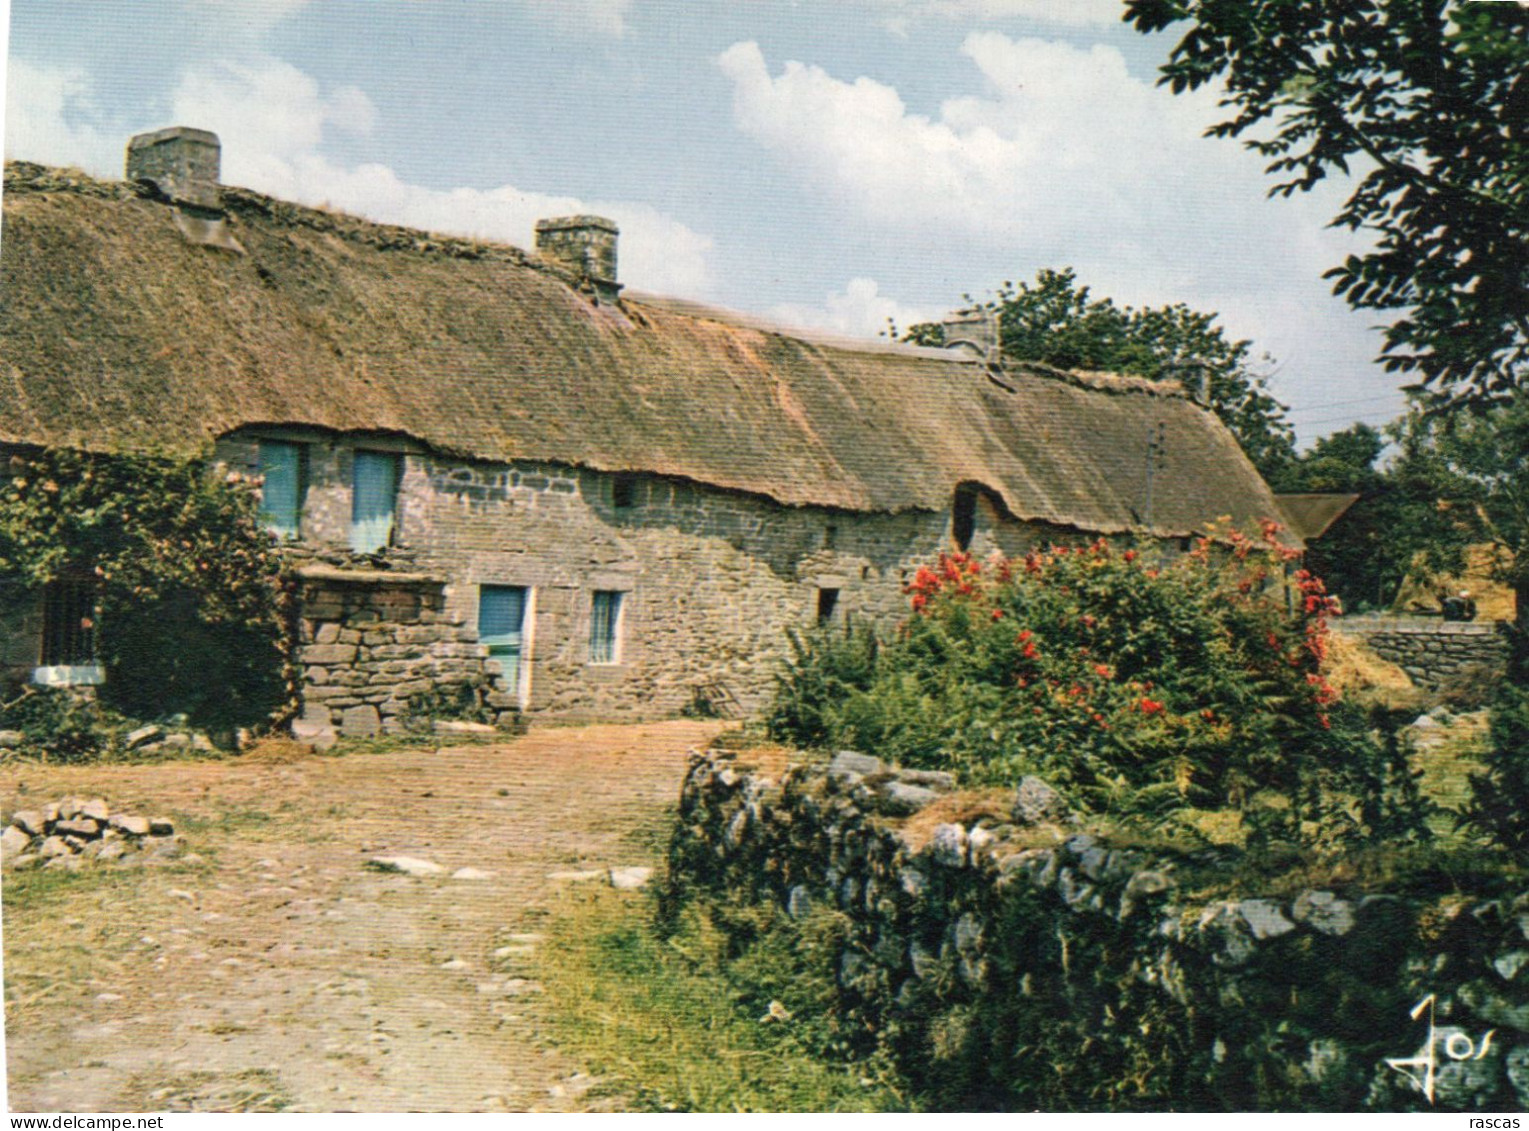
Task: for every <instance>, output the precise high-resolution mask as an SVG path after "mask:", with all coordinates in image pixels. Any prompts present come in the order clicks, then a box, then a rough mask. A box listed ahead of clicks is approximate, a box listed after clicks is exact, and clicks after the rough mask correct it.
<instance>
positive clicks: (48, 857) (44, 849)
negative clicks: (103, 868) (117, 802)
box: [0, 797, 192, 869]
mask: <svg viewBox="0 0 1529 1131" xmlns="http://www.w3.org/2000/svg"><path fill="white" fill-rule="evenodd" d="M177 858H179V859H192V858H191V857H188V856H186V855H185V838H184V837H181V836H177V835H176V832H175V826H174V825H173V824H171V822H170V821H168V820H167V819H165V818H164V817H142V816H138V815H136V814H132V813H124V812H116V813H114V812H112V810H111V808H110V806H108V805H107V803H106V802H105V801H104V800H102V799H101V798H99V797H92V798H88V799H87V798H80V797H65V798H62V799H61V800H59V801H56V802H53V803H51V804H48V805H42V806H39V807H38V808H35V809H18V810H16V811H15V812H14V813H12V814H11V818H10V821H9V822H8V823H7V824H6V826H5V830H4V831H3V832H0V862H3V865H4V867H6V868H11V869H22V868H34V867H40V868H69V869H74V868H79V867H82V866H83V865H84V864H85V862H86V861H90V860H95V861H99V862H101V863H115V864H121V865H135V864H151V863H162V862H165V861H169V860H174V859H177Z"/></svg>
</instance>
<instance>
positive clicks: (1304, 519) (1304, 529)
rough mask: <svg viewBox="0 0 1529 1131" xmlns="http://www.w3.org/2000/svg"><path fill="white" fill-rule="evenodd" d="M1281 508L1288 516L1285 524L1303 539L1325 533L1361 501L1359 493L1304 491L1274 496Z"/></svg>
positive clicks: (1307, 540)
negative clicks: (1342, 493)
mask: <svg viewBox="0 0 1529 1131" xmlns="http://www.w3.org/2000/svg"><path fill="white" fill-rule="evenodd" d="M1274 498H1275V500H1276V501H1277V502H1278V503H1279V507H1280V510H1281V511H1282V512H1283V513H1284V515H1285V525H1286V526H1287V527H1289V529H1290V531H1291V533H1293V534H1294V535H1295V536H1296V537H1298V538H1300V539H1301V541H1303V542H1310V541H1311V540H1312V539H1313V538H1320V537H1322V535H1324V534H1326V533H1327V532H1328V530H1329V529H1330V528H1331V527H1332V524H1333V523H1335V522H1337V521H1338V520H1339V519H1340V518H1342V517H1343V515H1344V514H1345V513H1346V512H1347V511H1348V509H1349V507H1351V506H1353V505H1354V504H1355V503H1357V502H1358V501H1359V498H1360V496H1358V495H1341V494H1335V493H1332V492H1308V493H1304V494H1289V495H1275V496H1274Z"/></svg>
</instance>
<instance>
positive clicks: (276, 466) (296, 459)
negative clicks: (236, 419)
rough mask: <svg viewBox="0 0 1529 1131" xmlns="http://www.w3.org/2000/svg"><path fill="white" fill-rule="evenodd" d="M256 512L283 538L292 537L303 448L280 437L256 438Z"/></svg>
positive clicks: (300, 488)
mask: <svg viewBox="0 0 1529 1131" xmlns="http://www.w3.org/2000/svg"><path fill="white" fill-rule="evenodd" d="M260 474H261V476H262V477H263V479H264V484H263V485H262V486H261V488H260V514H261V517H262V518H264V519H265V524H266V526H267V527H268V528H269V529H270V530H272V531H274V532H275V533H276V534H278V535H280V536H281V537H283V538H296V537H297V536H298V524H299V520H300V519H301V517H302V506H303V449H302V447H301V446H300V445H298V444H289V443H284V442H282V441H280V440H261V441H260Z"/></svg>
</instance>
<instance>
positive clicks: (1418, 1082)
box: [1386, 994, 1497, 1104]
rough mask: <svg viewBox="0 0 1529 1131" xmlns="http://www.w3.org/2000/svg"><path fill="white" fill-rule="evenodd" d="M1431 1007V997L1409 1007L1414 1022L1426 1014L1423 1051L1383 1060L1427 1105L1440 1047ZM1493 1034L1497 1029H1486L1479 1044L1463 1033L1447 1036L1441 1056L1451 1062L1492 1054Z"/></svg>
mask: <svg viewBox="0 0 1529 1131" xmlns="http://www.w3.org/2000/svg"><path fill="white" fill-rule="evenodd" d="M1433 1006H1434V995H1433V994H1429V995H1428V996H1427V997H1425V998H1424V999H1423V1000H1422V1001H1420V1002H1418V1003H1417V1004H1416V1005H1415V1006H1413V1007H1412V1013H1411V1017H1412V1019H1413V1020H1414V1021H1416V1020H1417V1019H1418V1018H1419V1017H1421V1016H1422V1015H1423V1010H1425V1009H1426V1010H1428V1039H1427V1040H1426V1041H1425V1042H1424V1044H1423V1047H1422V1048H1420V1049H1418V1051H1417V1053H1416V1054H1415V1055H1413V1056H1410V1057H1405V1058H1401V1057H1398V1058H1393V1057H1387V1058H1386V1063H1387V1064H1388V1065H1390V1066H1391V1067H1392V1068H1394V1069H1396V1070H1397V1071H1398V1072H1400V1073H1401V1074H1402V1075H1403V1076H1405V1077H1407V1079H1409V1080H1411V1081H1412V1085H1413V1087H1415V1088H1416V1089H1417V1090H1418V1091H1420V1092H1422V1093H1423V1095H1425V1096H1427V1097H1428V1102H1429V1103H1430V1104H1431V1103H1433V1086H1434V1080H1435V1078H1436V1077H1437V1074H1438V1070H1439V1045H1440V1042H1439V1030H1438V1028H1437V1027H1436V1026H1435V1025H1434V1022H1433ZM1495 1032H1497V1030H1496V1029H1488V1030H1487V1031H1486V1032H1485V1033H1484V1034H1483V1035H1482V1036H1481V1038H1480V1042H1479V1044H1478V1042H1477V1041H1475V1040H1472V1039H1471V1038H1470V1037H1468V1036H1467V1035H1466V1034H1464V1033H1460V1032H1454V1033H1450V1034H1449V1036H1447V1037H1445V1038H1444V1041H1443V1051H1444V1055H1445V1057H1447V1058H1448V1059H1450V1060H1480V1059H1481V1058H1482V1057H1484V1056H1486V1054H1487V1053H1488V1052H1489V1051H1491V1048H1492V1034H1493V1033H1495Z"/></svg>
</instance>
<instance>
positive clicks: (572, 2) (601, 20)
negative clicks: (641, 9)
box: [521, 0, 632, 39]
mask: <svg viewBox="0 0 1529 1131" xmlns="http://www.w3.org/2000/svg"><path fill="white" fill-rule="evenodd" d="M521 3H522V4H524V5H525V7H526V9H527V10H528V11H529V12H530V13H531V14H532V15H533V16H536V17H538V18H539V19H543V20H546V21H548V22H550V23H554V24H557V25H558V26H559V27H563V28H567V29H569V30H570V31H582V32H593V33H594V34H596V35H607V36H611V37H613V38H618V39H619V38H620V37H622V36H624V35H625V34H626V33H627V24H626V16H627V13H628V12H629V11H631V8H632V0H521Z"/></svg>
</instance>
